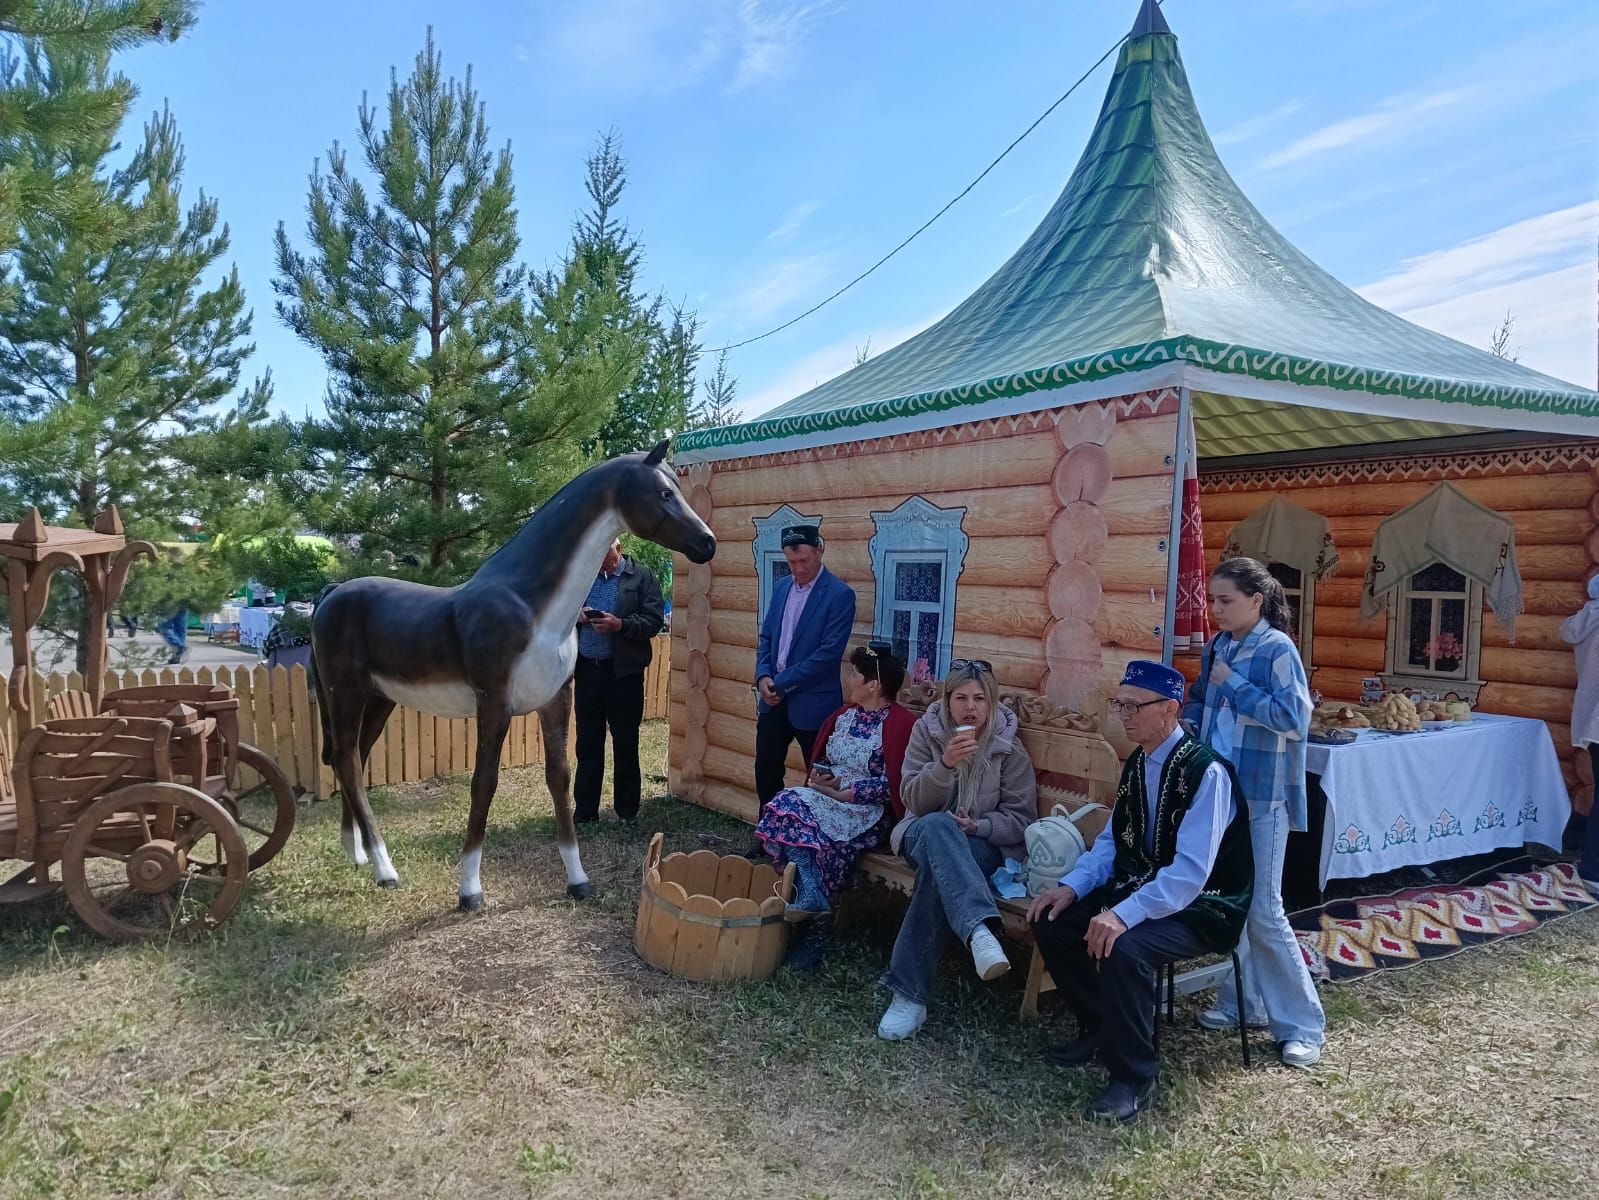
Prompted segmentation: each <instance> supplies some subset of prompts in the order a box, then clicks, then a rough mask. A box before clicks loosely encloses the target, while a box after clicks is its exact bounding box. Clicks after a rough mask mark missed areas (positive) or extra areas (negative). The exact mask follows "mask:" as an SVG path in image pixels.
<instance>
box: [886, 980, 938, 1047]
mask: <svg viewBox="0 0 1599 1200" xmlns="http://www.w3.org/2000/svg"><path fill="white" fill-rule="evenodd" d="M926 1020H927V1005H925V1004H917V1003H916V1002H915V1001H914V1000H907V999H905V997H904V996H901V995H900V994H899V993H898V992H895V993H894V1003H892V1004H890V1005H889V1006H888V1011H887V1012H886V1013H884V1014H883V1019H882V1020H881V1021H879V1022H878V1023H877V1036H878V1037H880V1038H882V1039H883V1040H884V1041H885V1042H903V1041H904V1040H905V1039H906V1038H909V1037H915V1036H916V1031H917V1030H918V1029H920V1028H921V1027H922V1023H923V1022H925V1021H926Z"/></svg>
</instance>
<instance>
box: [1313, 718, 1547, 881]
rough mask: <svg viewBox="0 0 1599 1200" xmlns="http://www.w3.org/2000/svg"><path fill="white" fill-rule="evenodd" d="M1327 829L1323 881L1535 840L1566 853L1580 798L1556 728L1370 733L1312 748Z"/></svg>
mask: <svg viewBox="0 0 1599 1200" xmlns="http://www.w3.org/2000/svg"><path fill="white" fill-rule="evenodd" d="M1305 769H1306V770H1307V771H1308V772H1310V773H1312V774H1316V775H1320V776H1321V788H1322V791H1324V792H1325V793H1326V794H1327V822H1326V825H1325V826H1324V827H1323V832H1322V839H1321V884H1322V886H1323V887H1326V886H1327V881H1328V880H1329V879H1352V878H1356V877H1358V876H1362V875H1374V874H1377V873H1378V872H1381V871H1391V870H1394V869H1395V868H1397V867H1411V866H1416V865H1418V864H1423V863H1432V862H1438V861H1440V860H1442V859H1446V858H1460V857H1462V856H1463V855H1467V854H1482V853H1485V852H1487V851H1490V850H1496V849H1498V848H1499V847H1501V846H1520V845H1523V844H1525V843H1529V842H1536V843H1538V844H1539V845H1543V846H1552V847H1555V848H1556V849H1558V848H1559V846H1560V841H1561V837H1562V836H1563V834H1564V832H1565V828H1566V822H1567V820H1569V819H1570V817H1571V799H1570V797H1569V796H1568V795H1567V793H1566V784H1565V781H1564V779H1562V777H1561V774H1560V759H1559V758H1558V756H1557V755H1556V754H1555V744H1554V741H1553V740H1552V739H1551V738H1550V736H1549V728H1548V726H1546V725H1545V724H1544V723H1543V722H1542V721H1532V720H1528V719H1527V718H1525V717H1499V716H1489V715H1487V714H1485V713H1478V714H1476V715H1475V717H1474V719H1473V720H1472V721H1471V723H1470V724H1464V723H1462V724H1457V725H1451V726H1449V727H1448V728H1446V729H1438V730H1423V731H1422V732H1420V733H1409V734H1382V733H1377V732H1375V731H1371V730H1362V731H1361V733H1360V736H1359V739H1358V740H1357V741H1355V742H1354V743H1353V744H1352V745H1348V746H1319V745H1317V744H1316V743H1314V742H1312V743H1310V745H1309V746H1308V747H1307V748H1306V754H1305Z"/></svg>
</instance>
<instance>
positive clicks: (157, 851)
mask: <svg viewBox="0 0 1599 1200" xmlns="http://www.w3.org/2000/svg"><path fill="white" fill-rule="evenodd" d="M162 833H165V834H169V836H162V837H158V836H156V835H157V834H162ZM248 864H249V851H248V849H247V848H246V847H245V844H244V838H243V836H242V835H241V834H240V833H239V829H238V827H237V826H236V825H235V824H234V823H233V818H232V816H230V815H229V813H228V811H227V809H225V808H223V807H222V805H220V804H218V803H217V802H216V801H215V800H213V799H211V797H209V796H207V795H206V794H205V793H204V792H199V791H196V790H195V789H194V788H191V787H185V786H183V785H182V784H178V783H140V784H135V785H133V786H132V787H125V788H120V789H118V790H117V791H114V792H111V793H110V794H108V795H105V796H102V797H100V799H98V800H96V801H95V802H94V803H93V804H91V805H90V806H89V807H88V808H86V809H84V810H83V812H81V813H79V814H78V818H77V820H75V821H74V822H73V823H72V832H71V833H69V834H68V835H67V842H66V845H65V847H64V848H63V849H62V851H61V878H62V881H63V883H64V884H65V885H66V890H67V899H68V900H70V901H71V902H72V907H73V908H74V909H75V910H77V913H78V916H80V917H82V918H83V923H84V924H85V925H87V926H88V927H89V928H90V929H92V930H94V931H95V932H96V933H98V934H101V935H103V936H105V937H109V938H118V939H121V940H123V941H144V940H150V939H156V938H166V937H171V936H174V935H183V934H190V933H196V932H198V931H200V930H202V929H209V928H211V927H212V926H214V925H216V924H218V923H220V922H222V921H224V920H226V919H227V917H228V915H229V914H230V913H232V912H233V909H234V907H235V906H236V905H237V904H238V903H239V897H241V896H242V895H244V887H245V883H246V881H247V880H248V879H249V865H248Z"/></svg>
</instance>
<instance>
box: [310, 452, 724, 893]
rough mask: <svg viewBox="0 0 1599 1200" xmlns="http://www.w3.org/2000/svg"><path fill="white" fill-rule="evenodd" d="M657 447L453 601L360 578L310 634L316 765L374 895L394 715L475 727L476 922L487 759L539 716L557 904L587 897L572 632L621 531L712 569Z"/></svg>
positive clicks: (543, 523) (709, 550)
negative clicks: (317, 717)
mask: <svg viewBox="0 0 1599 1200" xmlns="http://www.w3.org/2000/svg"><path fill="white" fill-rule="evenodd" d="M665 457H666V443H665V442H661V443H660V444H659V445H658V446H656V447H655V449H653V450H651V451H650V452H649V453H648V454H624V455H622V456H620V457H618V458H613V459H611V460H609V461H608V462H603V463H600V464H599V465H598V466H595V467H591V468H590V469H589V470H587V471H584V472H583V473H582V474H581V475H579V476H578V477H577V478H576V479H574V480H572V482H570V483H568V484H567V485H566V486H565V487H563V488H562V489H561V490H560V491H559V492H557V493H556V494H555V496H554V497H553V498H552V499H551V500H550V501H549V502H548V503H547V504H545V505H544V506H543V507H542V508H540V509H539V510H538V512H536V513H534V514H533V516H532V517H531V518H529V520H528V522H527V523H526V524H525V525H523V526H522V528H521V529H519V530H518V531H517V532H516V535H515V536H514V537H512V538H511V540H510V541H508V542H506V543H505V545H503V546H501V547H500V548H499V549H498V550H497V551H495V552H494V554H493V555H492V556H491V557H490V558H489V559H488V561H487V562H485V563H484V564H483V565H482V566H481V567H479V568H478V571H477V574H475V575H473V576H472V578H470V579H468V580H467V581H466V582H465V583H463V584H460V585H459V586H457V587H448V588H441V587H428V586H426V585H424V584H420V583H409V582H406V581H405V580H401V579H386V578H383V577H382V576H369V577H367V578H364V579H352V580H350V581H349V582H347V583H342V584H340V585H339V586H338V587H336V588H334V589H333V591H332V592H331V593H329V594H328V595H327V596H326V598H325V599H324V600H323V601H322V603H321V604H319V605H318V606H317V609H316V613H315V615H314V616H313V617H312V620H311V653H312V660H313V664H314V668H315V671H314V674H315V678H316V694H317V702H318V708H319V709H320V710H321V714H322V759H323V761H324V762H325V763H327V764H328V765H329V766H331V767H332V768H333V770H334V772H335V774H336V775H337V777H338V783H339V796H340V799H341V802H342V804H343V817H342V821H343V840H344V848H345V851H346V852H347V853H348V854H349V855H350V857H351V859H352V860H353V861H354V862H355V864H356V866H366V865H367V862H368V855H369V854H370V861H371V866H372V877H373V879H374V881H375V882H376V883H377V885H378V886H379V887H398V886H399V876H398V875H397V874H396V873H395V870H394V864H393V863H392V862H391V861H390V860H389V854H388V851H387V849H386V848H385V847H384V844H383V835H382V834H381V833H379V832H378V828H377V823H376V821H375V820H374V819H373V816H372V806H371V805H370V804H369V803H368V801H367V796H366V789H365V787H363V785H362V775H363V773H364V769H365V766H366V760H367V756H368V755H369V754H370V753H371V750H372V746H373V743H375V742H376V741H377V739H378V735H379V734H381V733H382V732H383V725H384V723H385V722H386V721H387V720H388V719H389V714H390V713H391V712H393V711H394V706H395V705H396V704H404V705H407V706H409V707H411V708H416V709H420V710H421V711H422V712H427V713H432V714H433V715H435V716H440V717H472V716H475V717H476V718H477V731H478V742H477V762H476V764H475V766H474V768H473V771H472V811H471V815H470V817H469V818H468V820H467V827H466V843H465V845H464V847H463V848H462V852H461V879H460V890H459V896H460V907H461V909H462V911H465V912H475V911H477V910H478V909H480V908H482V907H483V903H484V901H483V883H482V880H481V877H480V874H479V868H480V864H481V862H482V858H483V834H484V830H485V829H486V827H487V825H488V816H489V804H490V802H491V801H492V800H493V799H494V792H495V789H496V788H497V787H498V785H499V781H500V748H501V746H502V745H503V744H504V742H505V735H506V732H507V731H508V730H509V729H510V725H511V718H512V717H515V716H518V715H520V714H523V713H530V712H537V713H538V714H539V725H540V727H541V728H542V730H543V733H544V778H545V781H546V782H547V783H548V784H549V789H550V796H551V797H552V798H553V799H554V801H555V836H556V844H557V846H558V848H559V850H560V853H561V861H562V863H563V864H564V865H565V867H566V882H567V887H566V890H567V893H568V894H569V895H571V896H573V897H575V898H577V899H582V898H584V897H586V896H587V895H588V894H589V890H590V889H589V882H588V876H587V875H585V874H584V873H583V864H582V861H581V860H580V858H579V857H578V852H577V835H576V832H575V831H574V829H573V825H572V801H571V794H570V791H569V784H570V782H571V772H570V770H569V768H568V766H567V761H566V731H567V721H568V718H569V716H570V713H571V710H572V668H573V667H574V665H576V662H577V622H578V617H579V615H580V613H581V611H582V607H583V602H584V601H585V600H586V599H587V598H588V591H589V587H590V586H591V585H592V584H593V582H594V577H595V576H596V575H597V574H598V573H599V569H600V563H601V562H602V561H603V560H604V558H605V552H606V549H607V548H608V547H609V546H610V544H611V541H612V539H613V538H615V537H616V536H617V534H618V533H620V532H621V531H622V530H624V529H625V530H628V531H631V532H632V533H635V534H637V535H638V536H639V537H642V538H647V539H649V540H650V541H652V542H655V543H657V544H659V545H662V546H665V547H666V548H667V549H669V550H676V551H679V552H681V553H682V554H685V555H687V556H688V557H689V559H691V560H692V561H694V562H697V563H703V562H708V561H710V558H711V556H712V555H713V554H715V553H716V538H715V536H714V535H713V534H712V533H711V531H710V529H709V528H707V527H706V525H705V522H704V521H702V520H700V518H699V517H698V516H697V515H696V514H695V513H694V511H693V509H691V508H689V506H688V503H687V501H686V500H684V498H683V493H682V491H681V490H679V488H678V486H677V479H676V477H675V476H674V475H673V474H672V471H671V469H670V468H669V467H667V466H665V465H664V459H665Z"/></svg>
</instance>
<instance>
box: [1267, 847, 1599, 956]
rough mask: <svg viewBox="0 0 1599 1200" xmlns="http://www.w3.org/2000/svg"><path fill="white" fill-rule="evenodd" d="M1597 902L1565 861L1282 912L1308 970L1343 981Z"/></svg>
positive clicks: (1529, 927)
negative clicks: (1481, 878)
mask: <svg viewBox="0 0 1599 1200" xmlns="http://www.w3.org/2000/svg"><path fill="white" fill-rule="evenodd" d="M1595 906H1599V896H1595V895H1594V894H1593V893H1592V892H1590V890H1589V889H1588V888H1587V887H1586V886H1585V885H1584V884H1583V882H1582V879H1581V877H1580V876H1579V875H1578V874H1577V870H1576V868H1575V867H1573V866H1572V865H1571V864H1570V863H1553V864H1550V865H1549V866H1546V867H1539V868H1535V869H1527V870H1522V871H1516V872H1497V873H1496V874H1495V877H1494V878H1493V879H1490V880H1487V881H1486V882H1482V883H1475V884H1472V883H1458V884H1448V885H1440V886H1434V887H1426V888H1406V889H1405V890H1404V891H1399V892H1394V893H1393V894H1392V895H1388V896H1375V897H1366V898H1361V899H1354V900H1333V901H1330V902H1329V903H1327V904H1324V905H1323V906H1322V907H1320V908H1307V909H1304V910H1302V911H1300V912H1297V913H1294V914H1292V915H1291V916H1290V917H1289V922H1290V923H1291V924H1292V925H1293V927H1294V931H1295V933H1297V934H1298V936H1299V945H1300V948H1301V949H1302V950H1303V951H1304V953H1305V961H1306V963H1308V964H1309V966H1310V973H1311V974H1312V975H1313V976H1314V977H1315V978H1316V979H1317V980H1318V981H1326V982H1329V983H1343V982H1346V981H1348V980H1351V979H1360V978H1362V977H1364V976H1366V975H1369V974H1371V973H1372V972H1373V971H1381V970H1385V969H1386V970H1392V969H1394V968H1396V967H1412V966H1415V965H1416V964H1417V963H1423V962H1427V961H1429V960H1431V959H1435V958H1447V957H1448V956H1449V955H1451V954H1459V953H1460V952H1461V951H1462V950H1465V949H1467V948H1468V947H1471V946H1480V945H1483V944H1484V943H1487V942H1496V941H1498V940H1499V939H1500V938H1507V937H1516V936H1517V935H1519V934H1523V933H1531V932H1532V931H1533V930H1534V929H1537V928H1538V926H1540V925H1542V924H1543V923H1544V922H1545V921H1553V920H1556V919H1557V918H1560V917H1567V916H1570V915H1571V914H1572V913H1576V912H1582V911H1584V910H1585V909H1590V908H1594V907H1595Z"/></svg>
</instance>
